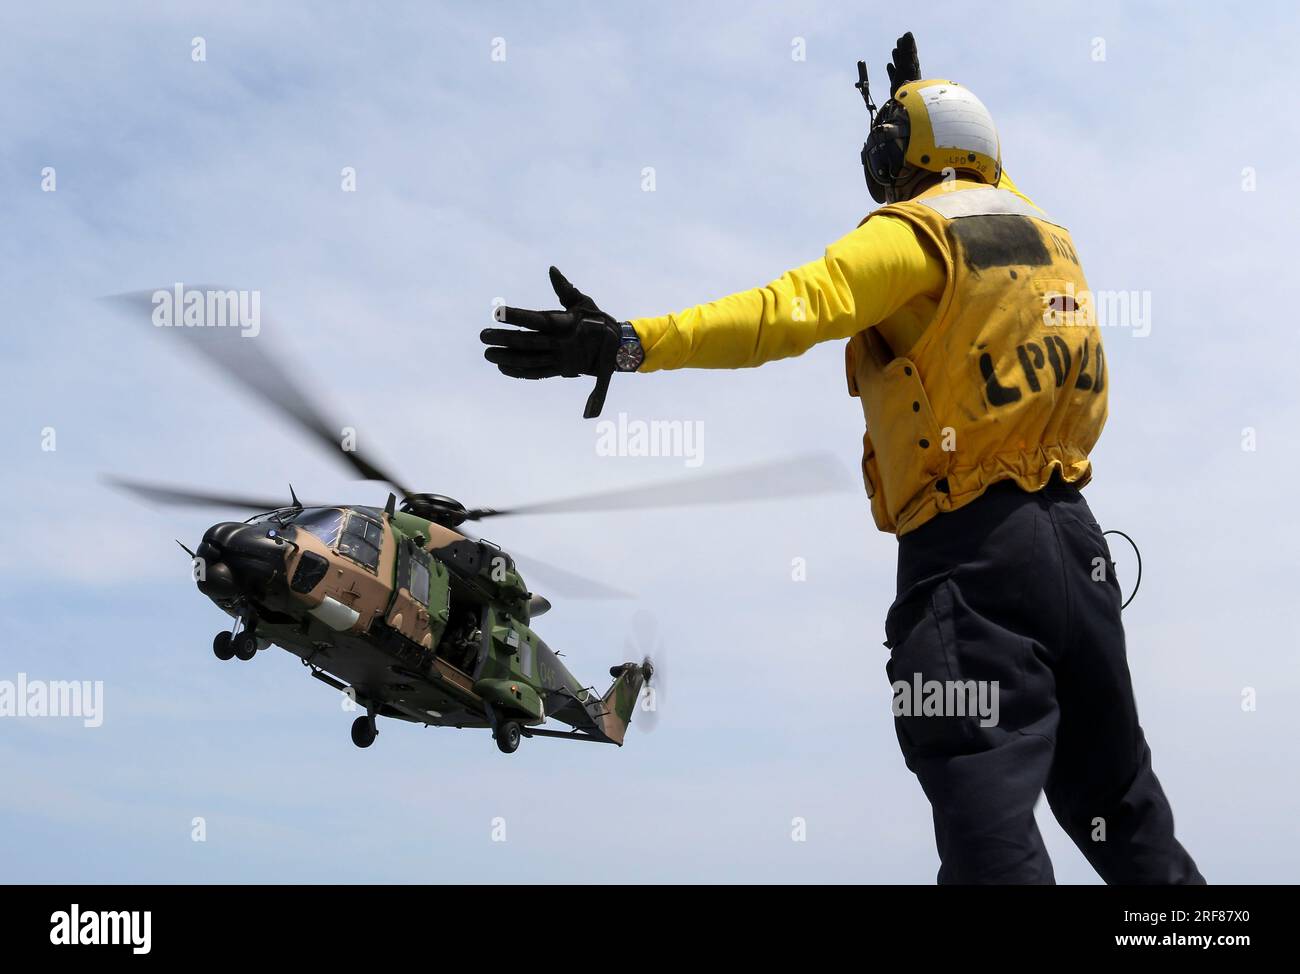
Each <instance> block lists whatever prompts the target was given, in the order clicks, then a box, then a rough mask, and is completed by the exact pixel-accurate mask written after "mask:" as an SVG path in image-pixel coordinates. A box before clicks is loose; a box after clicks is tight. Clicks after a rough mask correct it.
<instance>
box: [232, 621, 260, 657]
mask: <svg viewBox="0 0 1300 974" xmlns="http://www.w3.org/2000/svg"><path fill="white" fill-rule="evenodd" d="M231 642H232V645H233V647H234V653H235V655H236V656H238V657H239V658H240V659H242V660H244V661H245V662H247V661H248V660H250V659H252V658H253V657H254V656H256V655H257V637H256V636H254V635H253V634H252V633H251V632H249V631H248V630H247V629H245V630H244V631H243V632H241V633H240V634H239V635H238V636H236V637H235V638H234V639H233V640H232V641H231Z"/></svg>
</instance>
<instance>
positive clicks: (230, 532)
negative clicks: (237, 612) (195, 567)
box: [195, 521, 284, 599]
mask: <svg viewBox="0 0 1300 974" xmlns="http://www.w3.org/2000/svg"><path fill="white" fill-rule="evenodd" d="M266 530H267V529H266V525H264V524H242V523H240V522H238V521H222V522H221V523H220V524H214V525H212V527H210V528H208V530H207V531H206V532H204V535H203V540H202V541H201V542H199V546H198V548H197V549H196V551H195V555H196V556H197V557H198V558H200V559H202V562H203V566H204V571H203V575H202V577H201V578H199V579H198V582H197V584H198V587H199V591H200V592H202V593H203V594H204V595H206V596H208V597H209V598H212V599H230V598H234V597H235V596H237V595H241V594H242V595H262V594H265V592H266V590H267V588H268V587H269V586H270V584H271V582H272V581H273V580H274V578H275V576H276V573H277V572H280V573H281V574H283V569H284V550H283V549H282V548H281V546H280V545H278V544H276V543H275V541H274V540H273V539H272V538H269V537H267V534H266Z"/></svg>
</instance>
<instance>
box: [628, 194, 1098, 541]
mask: <svg viewBox="0 0 1300 974" xmlns="http://www.w3.org/2000/svg"><path fill="white" fill-rule="evenodd" d="M632 326H633V327H634V328H635V329H636V333H637V335H638V336H639V337H640V339H641V343H642V345H643V347H644V348H645V361H644V363H643V364H642V366H641V371H643V372H652V371H655V370H657V369H680V368H715V369H726V368H731V369H735V368H746V367H750V366H755V365H761V364H763V363H764V362H769V361H772V360H773V359H778V358H786V357H788V356H791V355H800V354H802V353H803V352H806V351H807V350H808V349H809V348H811V347H812V346H813V345H815V344H817V343H818V342H824V341H829V340H831V339H837V338H847V339H849V342H848V345H847V347H846V348H845V358H846V366H847V378H848V386H849V393H850V395H853V396H856V397H859V398H860V399H861V401H862V409H863V412H864V413H865V415H866V419H867V433H866V435H865V436H864V437H863V456H862V472H863V478H864V480H865V482H866V487H867V494H868V496H869V497H870V498H871V513H872V516H873V518H874V519H875V522H876V525H877V527H879V528H880V530H882V531H890V532H893V533H896V534H900V535H902V534H906V533H907V532H908V531H911V530H914V529H915V528H917V527H920V526H921V525H922V524H924V523H925V522H926V521H928V520H930V519H931V518H932V517H934V516H935V515H936V514H938V513H940V512H941V511H951V510H955V509H956V508H959V507H961V506H963V505H964V504H968V503H970V502H971V501H972V500H974V499H975V498H976V497H978V496H980V494H982V493H983V492H984V491H985V490H986V489H987V488H988V487H989V485H990V484H993V483H995V482H997V481H999V480H1014V481H1015V482H1016V483H1018V484H1019V485H1020V486H1021V487H1023V488H1025V489H1026V490H1038V489H1040V488H1041V487H1043V486H1044V485H1045V484H1046V483H1047V482H1048V480H1050V479H1051V477H1052V475H1053V473H1054V472H1057V471H1059V472H1060V474H1061V475H1062V476H1063V477H1064V479H1065V480H1067V481H1070V482H1072V483H1076V484H1079V485H1080V486H1082V485H1083V484H1085V483H1087V481H1088V479H1089V478H1090V477H1091V465H1090V463H1089V461H1088V453H1089V451H1091V449H1092V447H1093V445H1094V444H1095V443H1096V442H1097V438H1098V437H1099V436H1100V435H1101V429H1102V426H1103V425H1105V422H1106V369H1105V358H1104V356H1103V353H1102V348H1101V334H1100V332H1099V331H1098V329H1097V324H1096V321H1095V318H1094V315H1093V304H1092V300H1091V295H1090V293H1089V291H1088V285H1087V282H1086V281H1085V279H1084V276H1083V271H1082V269H1081V268H1080V266H1079V259H1078V256H1077V254H1076V252H1075V249H1074V244H1073V242H1072V241H1071V239H1070V234H1069V232H1068V231H1067V230H1066V229H1065V228H1064V227H1061V226H1059V225H1057V224H1054V223H1052V222H1051V220H1050V219H1049V218H1048V217H1047V216H1046V214H1044V213H1043V211H1042V210H1040V209H1038V207H1036V206H1034V205H1033V203H1031V202H1030V201H1029V199H1028V198H1027V197H1025V196H1024V195H1022V194H1021V193H1020V191H1019V190H1018V189H1016V187H1015V185H1014V184H1013V183H1012V182H1011V181H1010V180H1009V179H1008V178H1006V176H1005V174H1004V175H1003V177H1002V179H1001V181H1000V182H999V183H998V185H997V186H996V187H993V186H988V185H985V184H983V183H978V182H974V181H970V180H965V179H956V180H951V181H948V182H945V183H940V184H938V185H936V186H934V187H932V188H930V189H929V190H927V191H925V192H924V193H921V194H920V195H919V196H917V197H916V198H914V199H911V200H907V201H905V202H902V203H893V204H890V205H888V206H883V207H881V208H880V209H878V210H875V211H874V212H872V213H871V214H870V215H869V216H868V217H867V218H866V219H865V220H863V221H862V223H861V224H859V226H858V228H857V229H856V230H854V231H853V232H852V233H850V234H848V235H847V236H845V237H843V238H842V239H840V240H838V241H836V242H835V243H833V244H831V246H830V247H828V248H827V249H826V254H825V256H824V257H823V258H822V259H821V260H817V261H813V262H812V263H810V264H805V265H804V266H803V267H799V268H796V269H795V270H792V271H790V272H789V273H787V274H784V275H782V276H781V277H780V278H779V279H777V280H775V281H773V282H772V283H771V284H769V285H767V286H766V287H761V288H754V289H753V290H749V291H742V292H740V293H738V294H733V295H730V296H728V297H725V298H722V299H720V300H718V301H714V302H711V303H709V304H703V305H698V306H697V307H694V308H688V309H686V310H685V311H682V312H679V313H677V314H673V315H664V316H662V317H658V318H637V319H634V320H633V321H632Z"/></svg>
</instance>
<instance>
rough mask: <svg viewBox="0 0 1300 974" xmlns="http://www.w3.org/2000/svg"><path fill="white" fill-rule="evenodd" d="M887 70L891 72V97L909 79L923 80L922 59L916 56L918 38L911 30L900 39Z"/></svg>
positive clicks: (886, 67)
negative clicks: (915, 37) (913, 35)
mask: <svg viewBox="0 0 1300 974" xmlns="http://www.w3.org/2000/svg"><path fill="white" fill-rule="evenodd" d="M885 70H886V71H888V72H889V97H890V98H893V97H894V95H895V94H896V93H897V92H898V89H899V88H901V87H903V85H905V84H907V83H908V82H909V81H920V80H921V60H920V58H918V57H917V56H916V40H915V39H914V38H913V37H912V32H911V31H910V30H909V31H908V32H907V33H906V34H904V35H903V36H902V37H900V38H899V39H898V42H897V43H896V45H895V46H894V50H893V53H892V54H891V55H890V63H889V64H888V65H886V66H885Z"/></svg>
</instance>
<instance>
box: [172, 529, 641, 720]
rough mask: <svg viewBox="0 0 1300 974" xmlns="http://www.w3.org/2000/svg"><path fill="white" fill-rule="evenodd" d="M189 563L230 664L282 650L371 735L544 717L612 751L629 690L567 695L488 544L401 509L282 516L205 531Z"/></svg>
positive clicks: (528, 600)
mask: <svg viewBox="0 0 1300 974" xmlns="http://www.w3.org/2000/svg"><path fill="white" fill-rule="evenodd" d="M194 561H195V577H196V582H197V584H198V587H199V589H200V591H202V592H203V593H204V594H205V595H207V596H208V597H209V598H210V599H212V601H213V602H214V603H216V605H217V606H218V607H220V608H221V609H222V610H223V611H225V612H226V613H228V614H229V615H231V616H232V617H234V618H235V619H236V620H237V622H236V629H239V628H240V627H242V630H243V631H242V632H240V633H238V634H237V635H234V636H233V639H234V642H235V644H236V646H237V647H243V651H239V652H238V655H239V656H240V658H244V659H247V658H251V655H252V653H253V652H255V651H256V649H259V648H264V647H265V646H266V645H269V644H275V645H279V646H281V647H283V648H284V649H286V650H288V651H289V652H291V653H293V654H294V655H296V656H298V657H300V658H301V659H302V660H303V662H304V663H305V664H306V665H307V666H308V667H310V668H311V670H312V674H313V675H314V676H316V677H317V678H318V679H321V680H322V681H323V682H325V683H327V684H329V685H331V686H333V687H335V688H336V689H338V690H340V691H342V692H345V693H347V694H348V696H349V697H351V699H352V700H353V701H355V703H356V704H357V706H358V707H359V708H364V709H365V710H366V711H367V713H368V714H369V715H370V717H371V720H372V724H371V726H372V727H373V717H375V716H386V717H395V718H400V719H403V720H408V721H413V722H416V723H421V724H426V725H436V726H452V727H491V728H492V729H493V730H494V731H497V730H498V729H499V728H500V727H501V726H502V725H503V724H505V723H507V722H514V723H516V724H518V725H520V726H521V727H523V728H535V727H537V726H538V725H540V724H542V723H543V722H544V721H546V719H547V718H554V719H556V720H559V721H562V722H564V723H567V724H569V725H570V726H572V727H573V728H574V731H573V732H572V733H573V734H574V736H578V737H583V738H586V739H593V740H601V741H607V742H609V743H615V744H621V743H622V740H623V732H624V729H625V724H624V722H622V721H619V720H610V719H609V717H610V715H611V712H612V710H613V708H614V706H615V705H616V704H618V703H620V702H622V703H626V700H623V701H619V700H617V699H615V698H617V697H618V696H619V694H620V693H621V694H622V696H624V697H626V694H627V691H628V690H631V691H632V695H631V701H632V703H633V704H634V703H635V699H636V691H639V689H640V682H641V681H640V679H637V680H635V681H633V680H631V679H627V680H624V679H622V675H623V674H622V672H621V668H620V667H615V670H619V671H620V672H617V673H614V671H611V672H612V673H613V674H614V675H615V676H616V677H619V678H620V679H618V680H617V681H616V683H615V685H614V686H613V687H611V688H610V691H609V692H608V693H607V694H606V695H605V696H604V698H603V699H602V696H601V695H600V694H597V693H595V692H593V691H592V690H590V689H589V688H586V687H584V686H583V685H582V684H581V683H579V682H578V681H577V679H576V678H575V677H574V676H573V674H572V673H570V672H569V670H568V669H567V668H566V667H565V666H564V665H563V664H562V663H561V662H560V660H559V659H558V658H557V656H556V654H555V653H554V652H552V651H551V650H550V649H549V647H547V646H546V644H545V643H544V642H543V641H542V639H541V638H540V637H539V636H538V635H537V633H535V632H534V631H533V630H532V628H531V627H530V625H529V623H530V621H531V618H532V616H533V615H534V613H538V614H540V611H544V610H545V608H546V607H548V606H547V605H546V603H545V600H541V599H534V598H533V597H532V596H531V594H530V593H529V591H528V588H527V586H526V585H525V583H524V580H523V578H522V577H521V576H520V574H519V572H518V570H517V568H516V567H515V564H514V561H513V559H511V557H510V556H509V555H508V554H507V553H506V552H505V551H503V550H501V549H500V548H498V547H497V546H495V545H493V544H491V543H490V542H487V541H483V540H481V539H475V538H468V537H466V536H464V535H462V534H459V533H458V532H456V531H453V530H451V529H450V528H447V527H444V526H442V525H440V524H437V523H435V522H433V521H429V520H426V519H425V518H422V517H418V516H416V515H414V514H411V513H408V512H405V511H393V510H380V509H378V508H372V507H333V508H306V509H302V508H289V509H283V510H279V511H273V512H270V513H269V514H263V515H259V516H258V517H256V518H253V519H252V520H250V521H248V522H243V523H239V522H222V523H220V524H216V525H213V526H212V527H211V528H209V529H208V531H207V532H206V533H205V535H204V538H203V541H202V543H201V544H200V545H199V548H198V550H197V551H196V552H195V559H194ZM223 635H224V634H219V635H218V642H219V643H220V641H221V640H222V636H223ZM241 640H242V642H241ZM215 646H216V644H214V648H215ZM218 655H219V656H221V655H222V653H221V652H220V651H218ZM223 658H227V657H223ZM625 666H626V664H625ZM633 682H635V687H633V686H631V684H632V683H633ZM620 683H623V684H627V685H626V686H623V687H622V688H620ZM611 694H613V695H614V697H613V698H612V697H611ZM523 733H524V735H525V736H530V734H531V733H532V731H530V730H524V731H523ZM540 733H544V734H549V735H550V736H556V735H558V734H560V733H561V732H540ZM563 736H568V732H565V733H564V735H563ZM354 740H355V736H354Z"/></svg>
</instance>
